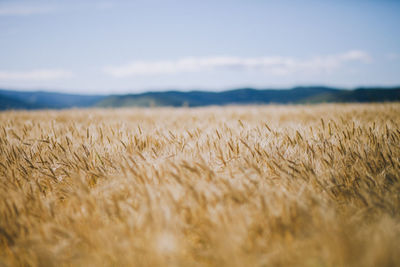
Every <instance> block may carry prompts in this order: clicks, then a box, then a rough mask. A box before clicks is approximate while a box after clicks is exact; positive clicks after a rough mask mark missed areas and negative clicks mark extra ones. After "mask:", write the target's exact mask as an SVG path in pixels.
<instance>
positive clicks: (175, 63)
mask: <svg viewBox="0 0 400 267" xmlns="http://www.w3.org/2000/svg"><path fill="white" fill-rule="evenodd" d="M370 60H371V57H370V56H369V55H368V54H367V53H366V52H364V51H360V50H352V51H348V52H345V53H341V54H336V55H327V56H319V57H313V58H310V59H303V60H302V59H296V58H291V57H276V56H274V57H257V58H241V57H204V58H199V57H187V58H182V59H178V60H170V61H136V62H133V63H131V64H128V65H123V66H111V67H106V68H104V72H105V73H106V74H108V75H111V76H113V77H116V78H121V77H130V76H142V75H160V74H175V73H183V72H201V71H208V70H249V71H251V70H257V71H263V72H265V73H266V74H270V75H287V74H291V73H294V72H308V73H309V72H312V73H318V72H329V71H333V70H335V69H337V68H339V67H341V66H342V65H343V64H345V63H348V62H362V63H367V62H369V61H370Z"/></svg>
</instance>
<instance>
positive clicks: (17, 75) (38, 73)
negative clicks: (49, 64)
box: [0, 69, 73, 81]
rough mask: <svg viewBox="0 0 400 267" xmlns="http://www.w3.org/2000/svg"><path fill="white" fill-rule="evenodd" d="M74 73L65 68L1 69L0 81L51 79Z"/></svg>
mask: <svg viewBox="0 0 400 267" xmlns="http://www.w3.org/2000/svg"><path fill="white" fill-rule="evenodd" d="M72 76H73V75H72V73H71V72H69V71H65V70H49V69H47V70H46V69H42V70H31V71H1V70H0V81H50V80H57V79H63V78H70V77H72Z"/></svg>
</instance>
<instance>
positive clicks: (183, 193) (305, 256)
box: [0, 103, 400, 266]
mask: <svg viewBox="0 0 400 267" xmlns="http://www.w3.org/2000/svg"><path fill="white" fill-rule="evenodd" d="M399 114H400V104H398V103H395V104H365V105H362V104H340V105H339V104H329V105H328V104H324V105H316V106H264V107H262V106H249V107H210V108H196V109H189V108H179V109H173V108H153V109H119V110H104V109H99V110H65V111H35V112H24V111H18V112H16V111H14V112H13V111H8V112H2V113H0V265H4V266H21V265H24V266H25V265H29V266H64V265H68V266H70V265H78V266H109V265H115V266H128V265H130V266H204V265H206V266H288V265H295V266H395V265H400V253H399V251H400V177H399V175H400V128H399V125H400V115H399Z"/></svg>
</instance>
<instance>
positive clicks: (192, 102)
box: [0, 86, 400, 110]
mask: <svg viewBox="0 0 400 267" xmlns="http://www.w3.org/2000/svg"><path fill="white" fill-rule="evenodd" d="M392 101H400V87H395V88H357V89H354V90H344V89H338V88H330V87H323V86H314V87H295V88H292V89H280V90H276V89H265V90H258V89H253V88H242V89H236V90H228V91H222V92H209V91H190V92H181V91H166V92H146V93H142V94H127V95H109V96H102V95H79V94H64V93H51V92H43V91H36V92H21V91H12V90H0V110H5V109H64V108H73V107H80V108H87V107H133V106H135V107H150V106H173V107H179V106H190V107H199V106H211V105H215V106H219V105H251V104H271V103H275V104H304V103H321V102H332V103H333V102H335V103H350V102H359V103H364V102H392Z"/></svg>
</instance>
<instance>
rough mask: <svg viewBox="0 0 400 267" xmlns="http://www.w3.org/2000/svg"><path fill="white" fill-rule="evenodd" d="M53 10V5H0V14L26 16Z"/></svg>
mask: <svg viewBox="0 0 400 267" xmlns="http://www.w3.org/2000/svg"><path fill="white" fill-rule="evenodd" d="M52 11H54V8H53V7H48V6H41V7H38V6H29V5H14V6H0V16H27V15H36V14H46V13H50V12H52Z"/></svg>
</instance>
